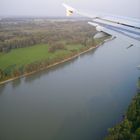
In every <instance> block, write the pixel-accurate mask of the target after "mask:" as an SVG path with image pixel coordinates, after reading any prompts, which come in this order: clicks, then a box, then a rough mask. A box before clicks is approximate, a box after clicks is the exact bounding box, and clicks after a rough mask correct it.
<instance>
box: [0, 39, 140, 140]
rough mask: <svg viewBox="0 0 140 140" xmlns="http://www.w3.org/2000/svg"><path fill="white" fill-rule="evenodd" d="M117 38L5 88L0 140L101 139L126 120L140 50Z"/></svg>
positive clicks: (0, 102)
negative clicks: (110, 128) (129, 46)
mask: <svg viewBox="0 0 140 140" xmlns="http://www.w3.org/2000/svg"><path fill="white" fill-rule="evenodd" d="M126 47H127V45H126V43H124V42H120V41H119V40H118V39H115V40H113V41H110V42H107V43H105V44H104V45H102V46H100V47H99V48H97V49H96V50H92V51H90V52H88V53H86V54H84V55H81V56H80V57H78V58H76V59H73V60H71V61H69V62H65V63H63V64H60V65H57V66H55V67H53V68H50V69H49V70H44V71H41V72H38V73H36V74H33V75H30V76H28V77H25V78H21V79H19V80H15V81H12V82H9V83H7V84H5V85H1V86H0V139H1V140H102V139H103V138H104V136H105V135H106V134H107V129H108V128H109V127H112V126H114V125H115V124H116V123H118V122H119V121H121V120H122V115H123V114H124V113H125V111H126V109H127V107H128V105H129V104H130V102H131V100H132V98H133V97H134V95H135V94H136V83H137V80H138V77H139V76H140V71H139V70H137V68H136V67H137V66H138V65H139V64H140V48H138V47H132V48H130V49H126Z"/></svg>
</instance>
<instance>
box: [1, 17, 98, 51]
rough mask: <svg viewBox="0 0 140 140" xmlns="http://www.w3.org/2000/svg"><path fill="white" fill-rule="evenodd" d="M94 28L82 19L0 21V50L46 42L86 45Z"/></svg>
mask: <svg viewBox="0 0 140 140" xmlns="http://www.w3.org/2000/svg"><path fill="white" fill-rule="evenodd" d="M95 32H96V31H95V28H93V27H92V26H90V25H88V24H87V21H85V20H84V21H83V20H80V21H79V20H78V21H77V20H71V21H65V20H58V19H57V20H53V19H52V20H47V19H32V20H23V21H22V20H18V21H17V20H15V21H14V20H12V21H10V20H6V21H3V22H2V21H1V22H0V52H8V51H10V50H11V49H15V48H21V47H29V46H33V45H36V44H42V43H47V44H50V46H55V45H56V44H58V42H59V43H60V41H61V44H62V42H63V43H66V44H79V43H80V44H83V45H86V43H87V42H88V41H87V40H88V38H89V37H92V36H93V35H94V34H95Z"/></svg>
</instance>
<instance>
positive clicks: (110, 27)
mask: <svg viewBox="0 0 140 140" xmlns="http://www.w3.org/2000/svg"><path fill="white" fill-rule="evenodd" d="M63 6H64V7H65V8H66V11H67V16H70V15H72V14H73V13H76V14H79V15H82V16H85V17H88V18H91V19H92V21H91V22H89V24H90V25H92V26H95V27H96V29H97V30H98V31H101V32H105V33H108V34H110V35H112V36H116V37H123V38H124V39H126V40H127V41H128V42H129V41H130V43H132V42H133V41H134V42H137V43H140V19H135V18H126V17H118V16H113V15H112V16H110V15H101V14H95V15H93V16H91V15H88V14H85V13H83V12H80V11H78V10H77V9H75V8H72V7H70V6H68V5H66V4H63Z"/></svg>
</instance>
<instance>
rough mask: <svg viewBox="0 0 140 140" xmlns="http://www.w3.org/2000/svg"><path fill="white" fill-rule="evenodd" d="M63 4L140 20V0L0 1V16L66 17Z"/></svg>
mask: <svg viewBox="0 0 140 140" xmlns="http://www.w3.org/2000/svg"><path fill="white" fill-rule="evenodd" d="M63 2H64V3H67V4H70V5H72V6H74V7H76V8H79V9H82V10H83V11H89V12H90V13H93V11H98V12H102V13H109V14H115V15H120V16H128V17H135V18H140V10H139V7H140V0H133V1H128V0H117V1H116V0H115V1H114V0H93V1H92V0H82V1H80V0H77V1H74V0H52V1H49V0H36V1H35V0H30V1H28V0H24V1H19V0H0V16H46V17H47V16H65V11H64V8H63V7H62V5H61V4H62V3H63Z"/></svg>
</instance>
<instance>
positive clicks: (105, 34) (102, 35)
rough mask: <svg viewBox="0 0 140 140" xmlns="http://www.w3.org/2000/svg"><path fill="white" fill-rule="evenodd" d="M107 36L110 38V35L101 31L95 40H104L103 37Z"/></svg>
mask: <svg viewBox="0 0 140 140" xmlns="http://www.w3.org/2000/svg"><path fill="white" fill-rule="evenodd" d="M106 36H108V34H107V33H104V32H102V31H101V32H99V33H97V34H95V35H94V37H93V38H94V39H97V38H102V37H106Z"/></svg>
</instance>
